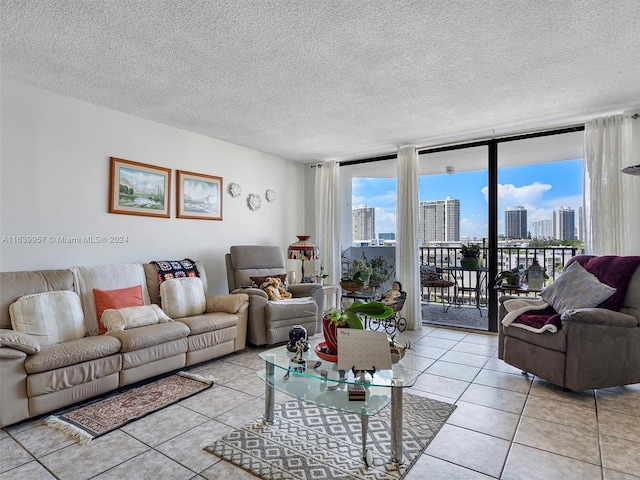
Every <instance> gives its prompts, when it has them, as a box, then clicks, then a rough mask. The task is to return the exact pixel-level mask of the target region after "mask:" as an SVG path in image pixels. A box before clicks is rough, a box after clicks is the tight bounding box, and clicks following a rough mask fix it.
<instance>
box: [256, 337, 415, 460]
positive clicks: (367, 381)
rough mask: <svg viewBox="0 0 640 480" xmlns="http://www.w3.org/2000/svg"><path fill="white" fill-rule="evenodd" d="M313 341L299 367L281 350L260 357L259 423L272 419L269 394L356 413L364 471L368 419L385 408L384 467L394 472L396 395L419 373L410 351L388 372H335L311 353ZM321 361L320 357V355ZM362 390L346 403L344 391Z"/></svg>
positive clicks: (398, 451)
mask: <svg viewBox="0 0 640 480" xmlns="http://www.w3.org/2000/svg"><path fill="white" fill-rule="evenodd" d="M318 343H319V342H311V344H310V346H309V351H308V352H305V353H304V354H303V360H304V363H303V364H300V363H294V362H292V361H291V360H292V358H293V357H294V356H295V353H293V352H289V351H288V350H287V348H286V346H282V347H277V348H273V349H271V350H266V351H264V352H262V353H260V358H261V359H262V360H264V361H265V366H266V367H265V369H264V370H261V371H259V372H258V373H257V375H258V376H259V377H260V378H261V379H262V380H263V381H264V382H265V403H264V422H265V423H267V424H270V423H272V422H273V418H274V406H275V402H274V396H275V390H278V391H279V392H282V393H284V394H285V395H289V396H290V397H293V398H296V399H298V400H300V401H302V402H306V403H311V404H314V405H317V406H320V407H326V408H331V409H334V410H339V411H344V412H349V413H356V414H358V415H360V417H361V419H362V458H363V460H364V461H365V463H366V464H367V465H368V466H370V465H372V464H373V458H372V454H371V451H370V450H367V427H368V419H369V417H370V416H372V415H376V414H377V413H379V412H380V411H381V410H383V409H384V408H385V407H387V406H388V405H389V404H391V458H390V460H389V464H388V468H391V469H397V468H398V467H399V466H400V464H401V463H402V392H403V391H404V389H405V388H407V387H411V386H413V385H414V384H415V382H416V379H417V378H418V375H420V373H421V372H420V370H418V367H417V365H416V358H415V356H414V352H413V350H407V351H406V352H405V356H404V358H403V359H402V360H400V362H398V363H396V364H394V365H393V366H392V369H391V370H379V371H376V372H374V373H373V375H371V373H370V372H365V373H363V372H355V373H354V372H353V371H350V370H349V371H345V370H338V365H337V363H335V362H333V361H329V360H327V359H323V358H320V357H319V356H318V353H317V352H316V349H315V348H314V347H316V345H317V344H318ZM322 356H323V357H325V358H326V357H327V356H326V355H322ZM354 386H355V388H356V389H360V390H363V389H364V395H365V396H364V400H349V390H351V389H353V388H354Z"/></svg>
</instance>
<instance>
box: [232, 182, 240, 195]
mask: <svg viewBox="0 0 640 480" xmlns="http://www.w3.org/2000/svg"><path fill="white" fill-rule="evenodd" d="M229 194H230V195H231V196H232V197H239V196H240V195H241V194H242V187H240V185H238V184H237V183H230V184H229Z"/></svg>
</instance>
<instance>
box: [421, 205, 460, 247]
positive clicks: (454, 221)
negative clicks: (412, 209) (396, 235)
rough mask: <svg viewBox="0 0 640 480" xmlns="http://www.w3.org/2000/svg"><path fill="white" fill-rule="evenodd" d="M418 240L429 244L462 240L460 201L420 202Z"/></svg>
mask: <svg viewBox="0 0 640 480" xmlns="http://www.w3.org/2000/svg"><path fill="white" fill-rule="evenodd" d="M418 239H419V241H420V244H424V243H427V242H457V241H459V240H460V200H457V199H453V198H451V197H447V198H445V199H444V200H431V201H427V202H420V211H419V222H418Z"/></svg>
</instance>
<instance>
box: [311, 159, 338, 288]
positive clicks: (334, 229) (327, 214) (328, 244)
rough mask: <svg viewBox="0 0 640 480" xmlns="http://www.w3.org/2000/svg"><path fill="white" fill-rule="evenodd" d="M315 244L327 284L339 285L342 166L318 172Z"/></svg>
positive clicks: (323, 167) (328, 166)
mask: <svg viewBox="0 0 640 480" xmlns="http://www.w3.org/2000/svg"><path fill="white" fill-rule="evenodd" d="M315 191H316V243H317V244H318V247H319V248H320V265H321V266H322V267H323V271H324V273H326V274H327V275H329V276H328V277H327V279H326V282H327V284H330V285H337V284H338V283H339V282H340V266H341V264H340V260H341V259H340V165H339V164H338V162H335V161H329V162H324V163H322V164H321V165H318V172H316V185H315Z"/></svg>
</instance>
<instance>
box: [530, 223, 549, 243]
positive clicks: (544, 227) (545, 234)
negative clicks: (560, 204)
mask: <svg viewBox="0 0 640 480" xmlns="http://www.w3.org/2000/svg"><path fill="white" fill-rule="evenodd" d="M533 238H539V239H548V238H553V225H552V224H551V220H537V221H535V222H533Z"/></svg>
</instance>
